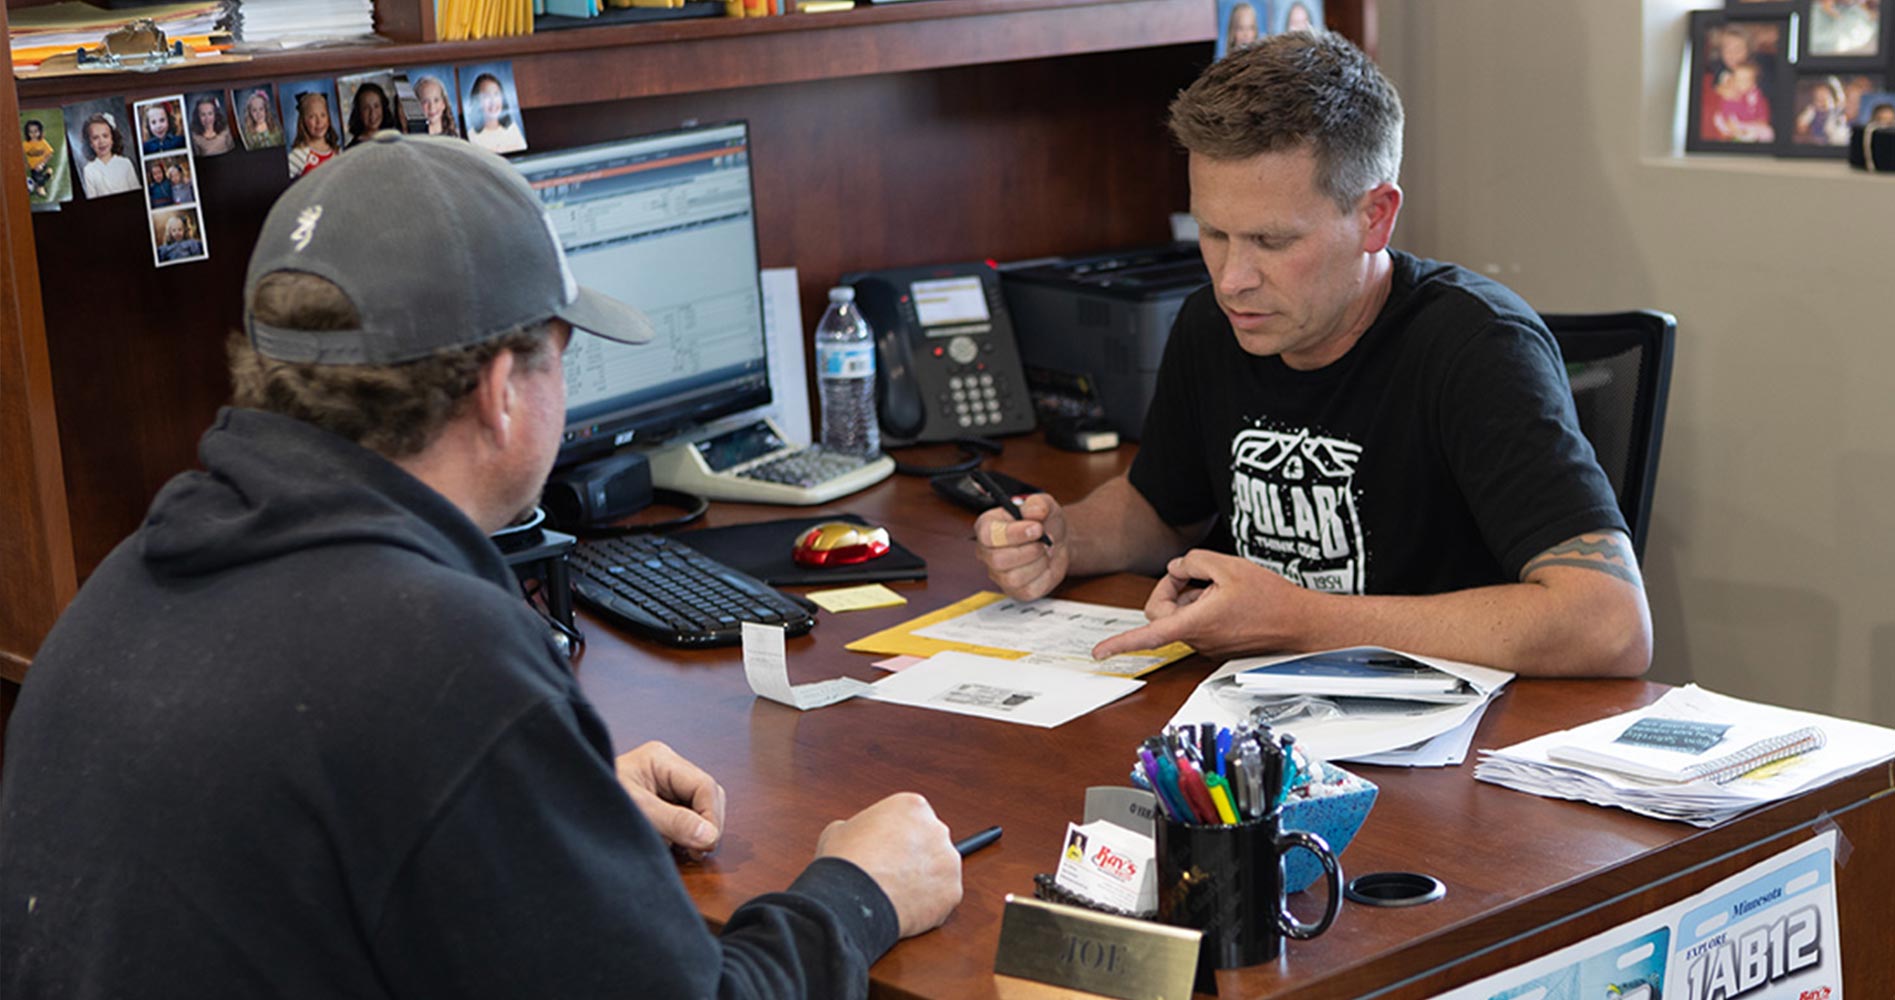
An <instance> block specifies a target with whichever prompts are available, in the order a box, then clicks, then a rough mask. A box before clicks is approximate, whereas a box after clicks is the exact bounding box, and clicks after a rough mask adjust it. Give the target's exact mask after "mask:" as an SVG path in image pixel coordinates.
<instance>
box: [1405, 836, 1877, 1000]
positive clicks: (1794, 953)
mask: <svg viewBox="0 0 1895 1000" xmlns="http://www.w3.org/2000/svg"><path fill="white" fill-rule="evenodd" d="M1835 859H1836V831H1834V830H1829V831H1825V832H1824V833H1822V834H1820V835H1818V836H1816V837H1814V838H1812V839H1811V840H1809V841H1806V842H1804V843H1803V844H1800V845H1798V846H1796V847H1793V848H1791V849H1789V850H1787V851H1784V852H1783V853H1781V854H1779V855H1777V856H1776V857H1773V858H1771V859H1770V860H1768V861H1764V862H1761V863H1759V864H1757V865H1753V866H1752V867H1750V868H1749V869H1747V870H1745V871H1743V872H1740V873H1738V874H1737V875H1734V876H1732V877H1730V878H1727V879H1725V880H1724V881H1722V882H1719V883H1718V884H1716V885H1714V886H1712V887H1711V888H1709V889H1706V890H1704V891H1703V892H1700V893H1698V894H1696V895H1694V896H1691V897H1689V898H1687V899H1684V900H1681V901H1679V902H1677V903H1673V904H1672V905H1670V906H1667V907H1665V908H1664V909H1662V910H1659V911H1657V912H1654V913H1650V914H1646V915H1645V916H1642V917H1639V918H1638V919H1636V920H1632V921H1629V922H1627V923H1625V924H1621V925H1620V926H1618V927H1615V928H1613V929H1611V930H1609V931H1605V932H1603V933H1600V934H1597V935H1594V936H1593V937H1591V938H1588V939H1586V940H1584V941H1581V942H1579V943H1577V944H1574V945H1569V946H1567V947H1565V948H1562V949H1560V950H1559V951H1556V952H1553V953H1552V954H1549V955H1545V956H1542V957H1540V958H1536V959H1534V960H1532V961H1530V962H1526V963H1524V964H1521V965H1518V966H1515V967H1514V968H1511V969H1508V970H1507V971H1505V972H1501V973H1497V974H1495V975H1492V976H1488V977H1487V978H1485V979H1482V980H1480V981H1479V982H1475V983H1470V984H1468V985H1466V986H1462V987H1460V988H1458V989H1454V990H1451V991H1449V992H1447V993H1443V994H1440V995H1439V996H1438V997H1437V998H1436V1000H1555V998H1558V1000H1565V998H1577V997H1599V998H1611V1000H1740V998H1756V1000H1842V953H1841V949H1840V946H1839V944H1838V942H1839V940H1840V936H1839V935H1838V933H1837V927H1836V880H1835V873H1836V866H1835Z"/></svg>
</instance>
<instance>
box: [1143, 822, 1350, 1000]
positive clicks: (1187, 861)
mask: <svg viewBox="0 0 1895 1000" xmlns="http://www.w3.org/2000/svg"><path fill="white" fill-rule="evenodd" d="M1279 822H1280V821H1279V818H1278V817H1275V816H1272V817H1268V818H1265V819H1255V820H1250V821H1247V822H1244V823H1235V824H1219V825H1212V826H1195V825H1190V824H1186V823H1179V822H1176V821H1174V820H1171V819H1167V818H1165V817H1162V816H1161V817H1159V820H1158V827H1157V833H1158V919H1159V920H1160V921H1162V922H1164V923H1167V924H1172V925H1175V926H1179V927H1191V928H1195V929H1197V930H1201V931H1203V932H1204V943H1203V945H1202V946H1201V947H1202V951H1201V952H1200V954H1199V960H1198V961H1199V966H1200V967H1201V968H1202V967H1206V966H1207V965H1208V967H1210V968H1217V969H1233V968H1239V967H1242V966H1246V965H1256V964H1258V963H1259V962H1268V961H1271V960H1273V959H1275V958H1276V957H1277V955H1278V954H1280V953H1281V952H1282V950H1283V939H1284V938H1286V937H1290V938H1295V939H1297V940H1299V941H1303V940H1307V939H1309V938H1313V937H1315V936H1316V935H1318V934H1321V933H1322V932H1323V931H1326V930H1328V929H1329V925H1330V924H1331V923H1333V922H1334V921H1335V919H1336V912H1337V910H1338V909H1340V908H1341V906H1342V866H1341V864H1340V863H1339V862H1338V861H1337V860H1336V855H1335V852H1333V851H1331V850H1330V849H1329V845H1328V844H1327V843H1326V842H1324V840H1323V838H1321V837H1319V836H1317V835H1316V834H1313V833H1306V832H1303V831H1300V830H1293V831H1288V832H1285V831H1284V830H1283V829H1282V828H1281V826H1280V825H1279ZM1296 848H1302V849H1303V850H1306V851H1309V852H1310V853H1311V854H1314V855H1315V856H1316V858H1317V860H1318V861H1320V862H1322V866H1323V878H1324V880H1326V881H1327V882H1328V883H1329V901H1328V904H1327V905H1326V906H1325V908H1324V910H1323V916H1322V919H1321V920H1319V921H1317V922H1315V923H1313V924H1306V923H1302V922H1300V921H1298V920H1297V919H1296V918H1295V917H1293V916H1291V915H1290V912H1289V908H1288V906H1287V901H1286V896H1287V895H1288V894H1287V893H1285V892H1284V886H1283V859H1284V856H1285V855H1287V854H1288V853H1289V852H1290V851H1292V850H1295V849H1296Z"/></svg>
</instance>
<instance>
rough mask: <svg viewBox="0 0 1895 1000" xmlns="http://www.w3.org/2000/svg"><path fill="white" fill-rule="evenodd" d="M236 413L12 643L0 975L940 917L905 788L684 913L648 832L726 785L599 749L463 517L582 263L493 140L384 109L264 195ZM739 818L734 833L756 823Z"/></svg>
mask: <svg viewBox="0 0 1895 1000" xmlns="http://www.w3.org/2000/svg"><path fill="white" fill-rule="evenodd" d="M244 294H245V299H244V327H245V330H244V332H243V333H242V334H239V335H235V336H233V337H232V338H231V345H230V352H231V377H232V382H233V385H234V390H235V392H234V400H233V401H234V404H235V405H234V406H232V407H230V408H227V409H225V410H223V411H222V412H221V413H219V415H218V417H217V420H216V422H215V423H214V424H213V425H212V427H211V429H210V430H209V431H207V432H206V433H205V435H204V438H203V441H202V443H201V445H200V449H199V455H200V457H201V459H202V461H203V465H204V469H203V470H202V471H195V472H187V473H184V474H182V475H179V476H178V477H176V478H175V479H173V480H172V481H171V482H170V483H168V484H166V486H165V487H164V489H163V490H162V491H160V493H159V494H158V496H157V498H156V499H155V500H154V501H153V503H152V506H151V510H150V513H149V515H148V516H147V518H146V521H145V523H144V525H143V526H142V527H140V528H139V530H138V531H137V532H135V533H134V534H133V535H132V536H131V537H130V538H128V539H127V540H126V541H125V542H124V543H122V544H120V545H119V546H118V547H117V548H116V549H115V550H114V551H113V552H112V554H111V555H110V556H108V557H107V558H106V559H105V561H104V562H103V563H101V564H100V566H99V568H98V570H97V571H96V572H94V573H93V575H92V576H91V577H90V579H89V580H88V581H87V583H86V585H85V587H83V588H82V589H81V591H80V592H79V595H78V597H77V598H75V599H74V601H73V603H72V606H71V607H70V608H68V609H67V612H66V614H65V615H63V616H62V617H61V619H60V621H59V623H58V624H57V625H56V626H55V627H54V629H53V631H52V633H51V634H50V635H49V636H48V638H47V640H46V642H45V643H44V645H43V646H42V647H41V649H40V651H39V655H38V657H37V658H36V659H35V661H34V664H33V668H32V671H31V673H30V675H29V676H28V678H27V681H26V683H25V685H24V687H23V689H22V691H21V694H20V700H19V703H18V706H17V709H16V711H15V712H14V714H13V716H12V719H11V721H10V723H9V725H8V728H7V734H6V735H7V746H6V755H5V767H6V771H5V776H4V779H3V780H0V924H4V925H5V927H6V929H7V930H6V933H5V934H4V935H0V995H5V996H66V995H75V996H76V995H85V996H141V997H164V996H200V995H203V994H206V993H209V994H231V995H312V994H313V995H335V996H422V997H433V996H456V997H479V996H496V997H521V996H549V997H562V998H570V997H587V996H604V995H612V996H652V997H670V996H690V997H702V996H712V995H727V996H786V997H787V996H812V997H817V996H820V997H847V996H860V995H863V994H864V993H866V988H867V968H868V965H869V963H871V962H873V961H874V960H875V959H876V958H877V957H879V956H880V955H881V954H882V953H883V952H884V951H886V950H887V949H888V948H889V947H890V946H892V945H893V944H894V942H895V941H896V940H897V939H898V937H900V936H903V935H907V934H915V933H920V932H922V931H925V930H928V929H929V928H932V927H934V926H936V925H938V924H939V923H940V922H941V921H943V920H945V919H946V918H947V915H948V913H949V912H950V911H951V910H952V909H953V907H954V905H955V904H956V903H957V902H958V901H959V899H960V894H961V883H960V861H959V857H958V856H957V855H956V854H955V852H954V849H953V847H952V845H951V844H950V842H949V840H948V836H947V830H946V828H945V827H944V826H943V825H942V824H941V822H940V821H939V820H938V819H936V818H935V816H934V813H933V811H932V809H930V807H929V806H928V804H927V803H926V802H925V800H923V799H921V798H920V797H919V796H914V795H895V796H890V797H889V798H886V799H883V800H882V801H881V802H878V803H876V804H875V805H873V806H870V807H869V808H868V809H865V810H863V811H862V812H861V813H858V814H857V815H856V816H855V817H853V818H851V819H849V820H846V821H841V822H838V823H834V824H832V825H831V826H830V828H829V829H828V830H827V831H825V833H824V834H823V836H822V838H821V840H820V842H819V843H818V844H817V845H816V854H817V857H816V859H815V860H814V861H812V862H811V863H810V864H809V866H808V867H807V868H805V869H804V870H803V872H802V874H801V875H800V876H799V877H798V878H797V879H796V881H795V882H794V883H793V884H792V885H791V886H790V887H789V888H788V889H787V890H785V891H784V892H781V893H774V894H771V895H768V896H763V897H759V898H758V899H755V900H752V901H750V902H749V903H747V904H745V905H744V906H743V907H741V908H740V909H738V910H737V911H736V913H735V914H734V915H733V916H732V918H731V919H730V921H729V922H728V923H727V924H726V925H725V927H724V929H723V931H722V933H721V934H720V935H717V936H713V935H711V934H710V933H709V932H708V931H707V930H706V929H705V927H704V924H703V922H702V920H701V919H700V918H699V916H698V915H697V913H696V911H695V907H694V906H693V905H692V903H691V900H690V898H689V896H687V895H686V893H685V891H684V889H683V885H682V883H681V882H680V881H679V878H678V875H677V872H676V868H675V864H676V863H675V861H674V860H673V857H672V854H671V851H669V850H667V846H670V847H674V848H677V849H679V850H681V851H683V852H686V853H696V854H701V853H704V852H709V851H711V850H713V849H714V848H715V847H716V845H717V843H718V841H719V839H720V837H721V836H722V833H723V825H724V793H723V790H722V789H721V788H720V787H718V785H717V783H716V782H715V781H713V780H711V778H710V777H709V776H708V775H706V774H705V773H704V772H702V771H701V770H699V769H698V768H696V767H695V766H693V765H692V764H690V763H689V762H687V761H685V760H683V759H682V758H680V757H679V756H678V755H677V754H675V753H673V752H672V751H671V750H669V749H668V748H666V747H665V746H663V745H662V744H658V743H648V744H645V745H644V746H641V747H639V748H637V749H636V750H633V751H631V752H630V753H627V754H625V755H623V756H621V757H619V758H617V759H616V761H615V760H614V758H613V756H612V752H611V747H612V742H611V738H610V735H609V734H608V733H607V731H606V729H605V726H604V724H603V723H602V722H601V720H600V719H599V718H598V716H597V715H596V714H595V712H594V711H593V709H592V707H591V706H590V705H589V704H588V703H587V701H586V699H585V697H584V695H583V694H582V693H581V692H580V690H579V688H578V686H577V684H576V683H575V682H574V679H573V676H572V674H571V672H570V670H569V669H568V667H567V666H566V663H565V661H564V659H563V657H562V656H561V655H560V652H559V650H558V647H557V646H555V645H554V642H553V640H552V637H551V634H550V632H549V630H548V628H547V626H546V624H545V623H544V622H543V620H542V619H541V618H540V617H539V616H537V615H536V614H535V613H534V612H533V611H532V610H531V609H530V608H529V606H528V605H527V604H526V602H525V601H523V600H521V598H520V596H519V593H518V589H517V585H516V583H515V581H514V579H513V576H512V573H511V571H510V570H509V569H508V567H507V566H506V564H505V562H504V561H503V560H502V558H501V556H500V554H499V552H498V551H497V550H496V549H495V548H494V546H493V544H492V543H491V542H490V541H489V539H488V535H489V534H490V533H491V532H492V531H494V530H496V529H498V528H500V527H502V526H504V525H506V524H507V523H509V522H510V521H512V520H513V519H514V518H515V517H516V515H518V514H519V513H520V512H521V511H522V510H523V509H525V508H527V507H529V506H530V505H531V504H532V503H533V501H534V499H535V497H536V496H537V495H538V492H539V490H540V487H541V485H542V483H543V481H544V479H545V476H546V473H547V470H548V469H549V468H550V466H551V463H552V459H553V456H554V454H555V452H556V451H557V447H558V441H559V435H560V432H561V430H562V429H563V425H564V420H563V418H564V409H565V380H564V374H563V372H562V370H561V366H560V355H561V352H562V351H563V350H564V348H565V344H566V342H567V339H568V338H569V337H570V336H576V335H577V334H576V333H575V332H574V331H575V330H581V331H585V332H586V333H589V334H594V335H598V336H604V337H609V338H612V339H615V340H621V341H624V342H628V343H639V342H642V341H644V340H646V339H649V337H650V336H651V328H650V325H649V324H648V323H647V322H646V321H645V319H644V318H643V317H642V316H640V315H639V314H638V313H637V312H635V311H634V310H632V309H631V308H629V307H627V306H625V305H623V304H621V303H618V302H615V301H613V300H611V299H610V298H607V297H605V296H603V295H599V294H597V293H595V292H592V291H589V290H586V289H583V288H580V287H579V286H578V285H577V284H576V283H575V282H574V281H573V278H572V275H571V272H570V270H569V269H568V268H567V266H566V261H565V257H564V254H563V253H562V251H561V249H560V246H559V242H558V239H557V238H556V236H555V235H554V233H553V231H552V228H551V226H550V224H549V223H548V221H547V218H546V216H545V213H544V212H543V210H542V209H541V208H540V204H539V201H538V199H536V198H535V197H534V195H533V192H532V190H531V189H530V188H529V187H528V186H527V185H526V183H525V181H524V180H522V179H521V177H520V176H519V174H518V173H517V172H516V171H514V170H513V168H512V167H511V166H510V165H508V164H507V163H506V161H504V160H502V159H500V158H499V157H497V156H494V155H493V154H491V153H487V152H484V151H482V150H479V149H476V148H474V147H473V146H471V145H469V144H467V143H464V142H461V141H459V140H454V139H431V138H427V137H418V136H400V135H395V134H393V133H386V134H384V135H381V136H378V137H376V138H375V139H374V140H372V141H370V142H367V143H364V144H362V145H360V146H357V147H354V148H351V149H350V150H349V151H347V152H345V153H343V154H342V155H341V156H340V157H338V158H337V159H336V161H335V162H333V163H329V164H325V165H324V167H323V169H322V170H320V171H318V172H316V173H313V174H310V175H309V176H307V177H305V178H303V179H301V180H298V181H296V182H294V183H293V184H292V185H291V187H290V188H289V190H288V191H287V192H286V193H285V194H284V195H283V197H282V198H281V199H280V200H279V201H278V202H277V204H276V205H275V207H274V208H273V209H272V210H271V212H270V214H269V217H268V218H267V219H266V220H265V222H264V226H263V231H262V233H261V235H260V236H259V237H258V240H257V245H256V250H255V254H254V256H253V258H252V260H251V262H250V268H249V272H248V276H247V280H246V283H245V293H244ZM764 833H765V835H764V836H761V837H759V838H758V842H759V843H763V844H769V843H771V839H770V838H769V837H768V836H767V831H764Z"/></svg>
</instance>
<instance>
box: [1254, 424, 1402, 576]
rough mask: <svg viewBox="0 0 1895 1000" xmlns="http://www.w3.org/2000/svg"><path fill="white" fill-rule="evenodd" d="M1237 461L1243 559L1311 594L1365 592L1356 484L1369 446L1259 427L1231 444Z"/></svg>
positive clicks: (1364, 550)
mask: <svg viewBox="0 0 1895 1000" xmlns="http://www.w3.org/2000/svg"><path fill="white" fill-rule="evenodd" d="M1230 457H1231V462H1230V466H1231V480H1230V489H1231V501H1232V504H1231V506H1232V508H1233V509H1234V510H1235V512H1236V513H1235V516H1234V517H1233V518H1232V523H1231V536H1232V538H1233V539H1234V540H1235V541H1236V543H1237V554H1238V555H1241V556H1243V557H1244V558H1246V559H1249V560H1250V561H1251V562H1254V563H1256V564H1258V565H1259V566H1263V567H1265V568H1266V569H1270V570H1272V571H1274V572H1277V573H1280V574H1282V575H1283V576H1284V577H1286V578H1287V579H1289V580H1290V582H1292V583H1296V584H1299V585H1301V586H1304V587H1307V588H1309V589H1311V590H1323V591H1329V592H1332V593H1338V594H1360V593H1362V592H1363V590H1364V586H1365V583H1366V581H1367V580H1368V565H1367V563H1368V556H1367V551H1368V550H1367V547H1366V546H1364V545H1363V543H1362V521H1361V518H1360V517H1359V516H1358V515H1357V512H1356V502H1355V487H1354V480H1355V468H1356V463H1357V462H1358V461H1360V459H1361V457H1362V446H1361V445H1359V444H1355V443H1353V442H1350V441H1344V440H1342V439H1340V438H1328V437H1316V436H1314V435H1312V434H1311V433H1310V432H1309V431H1308V430H1298V431H1293V432H1284V431H1270V430H1262V429H1258V428H1253V429H1251V430H1247V431H1244V432H1242V433H1240V434H1238V435H1237V436H1236V437H1235V438H1234V439H1232V441H1231V445H1230Z"/></svg>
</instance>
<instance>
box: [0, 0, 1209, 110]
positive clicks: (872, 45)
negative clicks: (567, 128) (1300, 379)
mask: <svg viewBox="0 0 1895 1000" xmlns="http://www.w3.org/2000/svg"><path fill="white" fill-rule="evenodd" d="M1214 21H1215V18H1214V16H1213V15H1212V13H1211V11H1210V9H1209V7H1207V5H1206V4H1205V3H1204V0H927V2H919V3H904V4H892V5H886V6H878V7H863V8H858V9H856V10H852V11H844V12H840V13H834V14H789V15H785V16H782V17H767V18H734V19H733V18H707V19H702V20H687V21H658V22H646V23H641V24H627V25H615V26H609V27H599V28H577V29H569V30H563V31H549V32H544V33H540V34H533V35H521V36H517V37H511V38H493V39H485V40H482V41H477V42H434V43H415V44H385V45H365V46H350V47H342V48H324V49H312V50H306V51H299V52H294V53H284V54H270V55H259V56H257V57H255V58H253V59H249V60H246V61H241V62H233V61H216V62H209V63H205V64H203V65H201V66H186V67H181V68H179V69H173V70H166V71H163V72H160V73H156V74H151V75H136V74H123V73H115V74H100V75H85V76H66V77H53V78H48V79H34V78H30V77H29V78H26V79H23V80H20V81H19V83H18V87H19V97H20V103H21V104H22V105H23V106H30V105H36V104H46V103H69V102H72V101H77V100H83V99H87V98H92V97H103V96H110V95H116V94H124V93H127V92H128V91H130V92H133V93H135V94H141V95H142V94H146V93H175V92H179V91H189V90H201V89H204V88H205V87H206V86H207V85H218V84H223V85H229V84H232V83H238V82H243V81H249V80H257V79H271V78H279V77H292V76H315V75H335V74H343V73H351V72H358V71H363V70H370V69H375V68H380V67H387V66H408V65H419V64H429V63H435V64H438V63H465V62H479V61H484V60H492V59H511V60H512V61H513V66H514V75H515V79H516V81H517V83H518V86H519V90H520V102H521V104H522V105H523V106H525V107H527V108H529V109H531V108H541V107H555V106H565V105H574V104H586V103H593V102H600V101H616V100H623V99H627V98H634V97H652V96H659V95H666V94H684V93H702V92H706V91H715V90H724V89H731V88H738V87H757V86H768V85H773V84H783V83H800V82H806V81H811V80H822V79H835V78H843V77H852V76H866V75H875V74H887V73H902V72H909V71H914V70H929V69H942V68H946V67H952V66H971V65H980V64H984V63H1001V62H1012V61H1018V60H1025V59H1042V58H1049V57H1055V56H1070V55H1083V54H1087V53H1095V52H1112V51H1120V50H1126V49H1143V48H1153V47H1160V46H1166V45H1178V44H1185V43H1191V42H1208V41H1211V40H1212V39H1214V38H1215V37H1216V25H1215V24H1214Z"/></svg>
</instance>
